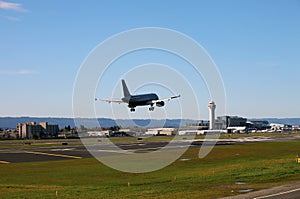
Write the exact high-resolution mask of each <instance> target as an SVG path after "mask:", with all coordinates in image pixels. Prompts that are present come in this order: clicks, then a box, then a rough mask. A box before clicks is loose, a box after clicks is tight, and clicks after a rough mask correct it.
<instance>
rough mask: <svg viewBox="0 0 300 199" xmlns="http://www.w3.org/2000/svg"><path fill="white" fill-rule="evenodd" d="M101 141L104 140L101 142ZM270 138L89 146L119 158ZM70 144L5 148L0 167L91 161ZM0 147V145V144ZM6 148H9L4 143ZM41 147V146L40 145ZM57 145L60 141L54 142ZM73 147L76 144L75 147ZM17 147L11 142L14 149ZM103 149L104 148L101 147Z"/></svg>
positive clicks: (85, 152) (78, 145)
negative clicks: (188, 147) (124, 154)
mask: <svg viewBox="0 0 300 199" xmlns="http://www.w3.org/2000/svg"><path fill="white" fill-rule="evenodd" d="M99 140H101V139H99ZM268 140H269V138H262V137H258V138H243V139H222V140H218V139H206V140H204V139H198V140H193V142H192V144H191V145H190V143H191V141H190V140H179V141H174V142H172V143H169V142H166V141H156V142H143V141H139V142H129V143H116V145H117V146H118V147H120V148H121V149H123V150H116V148H115V147H114V146H111V145H109V144H105V143H101V142H99V143H97V144H96V145H95V146H89V147H88V148H89V150H93V151H94V152H95V151H96V152H99V153H101V155H104V156H110V155H118V154H120V153H124V152H125V153H126V151H127V152H130V153H147V152H151V151H155V150H159V149H161V148H163V147H164V149H165V150H176V149H181V148H184V147H186V146H187V145H190V147H192V148H199V147H201V146H202V144H203V143H204V142H205V144H206V146H210V145H215V144H216V145H229V144H241V143H249V142H259V141H268ZM70 143H71V145H66V146H64V145H62V146H50V145H51V144H54V143H47V144H49V147H48V146H47V145H44V146H42V147H39V146H36V147H34V144H33V145H31V147H30V148H28V147H24V148H17V147H16V148H4V149H0V164H6V163H18V162H40V161H56V160H66V159H81V158H90V157H92V155H91V154H90V153H89V152H88V150H87V149H86V148H85V146H83V145H81V143H80V140H75V141H70ZM0 144H1V143H0ZM5 144H6V145H9V144H7V143H5ZM37 144H41V143H37ZM55 144H57V142H56V143H55ZM73 144H76V145H74V146H73ZM14 145H16V143H14V142H12V143H11V145H10V147H11V146H14ZM100 146H101V147H100Z"/></svg>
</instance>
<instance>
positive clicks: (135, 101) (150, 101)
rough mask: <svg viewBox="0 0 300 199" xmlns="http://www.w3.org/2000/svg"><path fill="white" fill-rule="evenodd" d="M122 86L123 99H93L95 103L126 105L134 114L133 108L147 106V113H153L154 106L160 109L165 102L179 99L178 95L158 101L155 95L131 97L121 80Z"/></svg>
mask: <svg viewBox="0 0 300 199" xmlns="http://www.w3.org/2000/svg"><path fill="white" fill-rule="evenodd" d="M122 86H123V93H124V97H123V98H121V100H114V99H99V98H95V101H97V100H100V101H104V102H108V103H111V102H115V103H119V104H121V103H127V104H128V107H129V108H130V111H131V112H134V111H135V107H137V106H148V105H149V106H150V107H149V111H153V110H154V106H153V105H154V104H155V105H156V106H157V107H162V106H164V105H165V101H170V100H171V99H175V98H178V97H180V95H176V96H172V97H168V98H163V99H159V98H158V96H157V95H156V94H155V93H148V94H142V95H131V94H130V92H129V90H128V88H127V85H126V83H125V80H123V79H122Z"/></svg>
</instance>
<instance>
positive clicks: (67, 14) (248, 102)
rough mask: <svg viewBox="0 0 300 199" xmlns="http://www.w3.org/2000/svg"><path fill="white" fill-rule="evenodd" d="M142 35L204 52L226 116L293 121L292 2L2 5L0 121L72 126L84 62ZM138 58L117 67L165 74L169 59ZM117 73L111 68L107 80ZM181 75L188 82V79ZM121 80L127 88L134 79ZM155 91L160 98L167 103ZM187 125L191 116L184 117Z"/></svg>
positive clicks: (298, 30) (295, 24)
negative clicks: (147, 66) (114, 40)
mask: <svg viewBox="0 0 300 199" xmlns="http://www.w3.org/2000/svg"><path fill="white" fill-rule="evenodd" d="M142 27H162V28H169V29H173V30H176V31H179V32H182V33H183V34H186V35H188V36H189V37H191V38H193V39H194V40H196V41H197V42H198V43H199V44H200V45H202V46H203V47H204V48H205V49H206V51H207V52H208V54H209V55H210V56H211V58H212V59H213V60H214V62H215V63H216V65H217V67H218V70H219V72H220V74H221V76H222V78H223V82H224V87H225V89H226V96H227V111H226V112H227V114H229V115H240V116H244V117H300V106H299V101H300V92H299V74H300V66H299V63H300V56H299V52H300V37H299V35H300V1H297V0H289V1H283V0H281V1H279V0H272V1H271V0H270V1H268V0H263V1H259V0H252V1H229V0H228V1H84V2H83V1H70V0H66V1H18V0H14V1H10V0H5V1H2V0H0V30H1V31H0V36H1V37H0V58H1V59H0V84H1V87H0V93H1V104H0V116H51V117H55V116H58V117H71V116H72V91H73V83H74V81H75V78H76V74H77V71H78V70H79V68H80V65H81V63H82V62H83V60H84V59H85V58H86V56H87V55H88V54H89V53H90V51H91V50H92V49H94V47H95V46H97V45H98V44H99V43H100V42H102V41H104V40H105V39H107V38H108V37H111V36H112V35H115V34H117V33H119V32H122V31H126V30H129V29H132V28H142ZM145 54H146V55H145V56H144V55H143V53H142V55H141V54H138V53H137V55H136V57H134V58H137V57H138V58H139V59H138V60H137V61H136V62H135V63H133V62H130V60H129V58H127V61H126V59H125V62H123V63H120V65H122V64H124V63H127V64H129V63H131V65H130V66H136V64H142V63H143V62H145V63H149V62H151V61H153V60H151V58H153V57H156V58H154V61H155V62H158V61H161V62H163V63H169V64H170V65H172V63H175V61H174V60H175V59H176V58H174V57H172V56H169V55H164V54H162V55H160V56H162V58H161V57H160V56H159V55H157V53H155V52H149V53H147V52H146V53H145ZM129 57H130V56H129ZM157 57H158V58H157ZM134 58H133V59H134ZM176 63H180V62H176ZM119 67H121V66H119ZM175 68H176V66H175ZM129 69H130V67H129V66H128V70H129ZM118 71H120V70H119V69H118V66H116V67H115V71H112V73H117V72H118ZM184 72H186V73H187V74H186V76H192V75H193V74H192V71H188V70H187V71H183V73H184ZM189 73H190V74H189ZM119 75H120V77H121V76H122V74H119ZM112 79H116V80H118V79H119V77H114V78H112ZM127 81H128V86H129V87H130V81H134V80H127ZM107 84H109V85H111V84H113V85H116V82H109V81H108V83H107ZM199 84H200V86H199V88H196V89H198V90H200V91H199V93H202V92H203V98H202V99H201V100H200V101H199V103H200V106H201V110H202V112H203V114H202V115H201V117H203V119H206V118H207V114H208V113H207V103H208V101H209V100H210V99H209V96H208V95H207V91H205V89H204V90H203V91H202V90H201V89H202V88H203V86H201V85H202V84H203V83H201V82H200V83H199ZM175 86H176V85H175ZM196 87H197V86H196ZM147 89H150V88H149V87H148V88H147V87H145V88H144V90H143V89H141V90H140V91H141V92H146V90H147ZM151 89H152V88H151ZM153 89H155V88H153ZM99 90H101V89H100V88H99ZM158 91H161V92H160V93H159V95H160V96H161V97H165V96H168V95H169V94H170V93H169V92H165V91H164V90H163V89H158ZM117 92H119V91H118V90H117ZM120 92H121V91H120ZM102 94H103V93H101V92H100V91H97V95H101V96H100V97H111V96H105V95H104V94H103V95H102ZM199 95H201V94H199ZM199 98H201V96H199ZM176 103H177V102H171V103H170V107H169V109H168V105H167V106H166V108H165V109H166V111H170V114H169V115H168V117H170V118H173V117H177V115H176V114H175V113H174V115H172V107H174V106H176ZM216 103H217V106H218V102H216ZM96 108H97V109H100V110H101V111H100V113H98V114H99V116H102V117H110V116H111V115H110V113H109V111H108V108H107V105H102V104H101V105H96ZM144 109H146V108H144ZM102 110H103V111H102ZM136 117H141V118H146V117H147V115H142V114H137V116H136ZM188 117H191V118H192V117H194V116H193V114H192V113H191V114H190V116H188ZM193 119H199V118H193Z"/></svg>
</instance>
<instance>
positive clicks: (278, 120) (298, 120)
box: [249, 118, 300, 125]
mask: <svg viewBox="0 0 300 199" xmlns="http://www.w3.org/2000/svg"><path fill="white" fill-rule="evenodd" d="M249 120H267V121H268V122H269V123H276V124H289V125H300V118H259V119H249Z"/></svg>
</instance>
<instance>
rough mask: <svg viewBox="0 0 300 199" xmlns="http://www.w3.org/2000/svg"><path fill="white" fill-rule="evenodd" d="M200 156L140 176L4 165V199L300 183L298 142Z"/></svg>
mask: <svg viewBox="0 0 300 199" xmlns="http://www.w3.org/2000/svg"><path fill="white" fill-rule="evenodd" d="M198 152H199V149H189V150H188V151H187V152H186V153H185V154H184V155H183V156H182V157H183V158H190V159H191V160H190V161H176V162H174V163H173V164H171V165H169V166H168V167H166V168H164V169H162V170H159V171H155V172H151V173H142V174H130V173H123V172H120V171H116V170H113V169H110V168H108V167H106V166H104V165H103V164H101V163H99V162H98V161H97V160H95V159H80V160H67V161H52V162H35V163H16V164H2V165H1V164H0V198H55V194H56V191H57V193H58V198H215V197H220V196H229V195H235V194H237V191H238V190H239V189H247V188H253V189H255V190H257V189H262V188H266V187H270V186H275V185H279V184H283V183H287V182H293V181H299V180H300V176H299V172H300V164H296V163H295V158H296V155H297V153H298V152H300V142H298V141H290V142H272V143H253V144H244V145H231V146H217V147H215V148H214V149H213V151H212V152H211V153H210V154H209V155H208V156H207V157H205V158H204V159H199V158H198ZM236 181H243V182H247V183H248V184H245V185H236V184H235V182H236ZM128 182H130V186H129V187H128Z"/></svg>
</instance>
